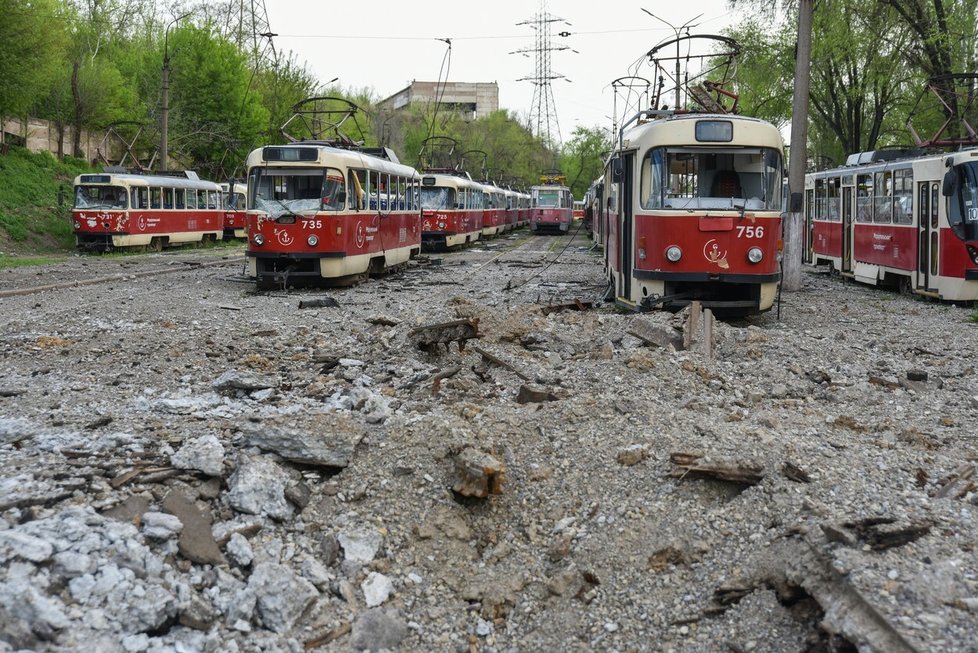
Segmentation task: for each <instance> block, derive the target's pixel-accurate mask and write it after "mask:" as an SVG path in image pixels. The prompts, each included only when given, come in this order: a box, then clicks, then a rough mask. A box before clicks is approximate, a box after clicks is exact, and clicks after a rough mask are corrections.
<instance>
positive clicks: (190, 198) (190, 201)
mask: <svg viewBox="0 0 978 653" xmlns="http://www.w3.org/2000/svg"><path fill="white" fill-rule="evenodd" d="M197 206H198V203H197V191H196V190H194V189H190V190H188V191H187V208H188V209H196V208H197Z"/></svg>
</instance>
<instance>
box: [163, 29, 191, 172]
mask: <svg viewBox="0 0 978 653" xmlns="http://www.w3.org/2000/svg"><path fill="white" fill-rule="evenodd" d="M189 15H190V14H189V13H187V14H184V15H183V16H178V17H177V18H174V19H173V20H171V21H170V22H169V24H167V26H166V32H164V33H163V81H162V88H161V89H160V103H161V105H162V106H161V107H160V172H166V166H167V160H168V159H169V156H170V153H169V150H168V134H167V132H168V129H169V117H170V116H169V113H170V28H171V27H173V24H174V23H176V22H177V21H179V20H182V19H184V18H186V17H187V16H189Z"/></svg>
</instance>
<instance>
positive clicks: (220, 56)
mask: <svg viewBox="0 0 978 653" xmlns="http://www.w3.org/2000/svg"><path fill="white" fill-rule="evenodd" d="M168 47H169V54H170V62H171V73H170V124H171V125H172V127H171V129H172V135H171V137H170V142H171V143H170V147H171V148H172V150H173V152H174V153H175V154H176V157H175V158H177V159H178V160H181V161H182V162H183V163H184V164H185V165H187V166H189V167H193V168H195V169H197V170H199V171H200V172H201V173H202V176H207V177H210V178H220V177H222V176H224V175H225V174H226V172H227V170H228V168H229V167H230V168H233V167H234V166H235V165H237V163H238V162H243V161H244V159H245V157H247V155H248V152H249V151H250V150H251V149H252V147H253V146H254V144H255V143H257V142H259V141H260V136H261V135H262V134H263V133H265V132H266V130H267V125H268V110H267V109H265V107H263V106H262V105H261V102H260V97H259V96H258V94H249V93H248V90H247V80H248V79H249V77H250V74H251V71H250V70H249V68H248V65H247V64H248V60H247V56H246V55H245V54H244V53H243V52H242V51H241V50H240V49H239V48H238V47H237V46H235V45H234V44H233V43H231V42H229V41H227V40H226V39H224V38H222V37H220V36H218V35H217V34H216V33H215V31H214V30H213V29H212V27H211V26H209V25H205V26H202V27H198V26H194V25H181V26H180V27H179V28H177V29H174V30H172V31H171V32H170V39H169V44H168ZM223 162H233V164H234V165H232V166H228V165H224V164H223Z"/></svg>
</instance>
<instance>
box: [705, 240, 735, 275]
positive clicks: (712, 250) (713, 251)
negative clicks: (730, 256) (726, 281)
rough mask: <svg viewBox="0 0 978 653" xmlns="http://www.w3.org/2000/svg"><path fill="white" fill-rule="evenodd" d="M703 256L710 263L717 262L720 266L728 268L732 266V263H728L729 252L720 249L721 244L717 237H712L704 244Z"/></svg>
mask: <svg viewBox="0 0 978 653" xmlns="http://www.w3.org/2000/svg"><path fill="white" fill-rule="evenodd" d="M703 256H705V257H706V260H707V261H709V262H710V263H716V264H717V267H719V268H722V269H724V270H726V269H727V268H729V267H730V264H729V263H727V253H726V252H721V251H720V246H719V245H718V244H717V241H716V240H715V239H712V238H711V239H710V240H708V241H706V244H705V245H703Z"/></svg>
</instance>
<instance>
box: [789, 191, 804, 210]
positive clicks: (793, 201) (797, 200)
mask: <svg viewBox="0 0 978 653" xmlns="http://www.w3.org/2000/svg"><path fill="white" fill-rule="evenodd" d="M802 197H803V195H802V194H801V193H792V194H791V197H790V198H789V200H788V213H801V208H802V201H801V200H802Z"/></svg>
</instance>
